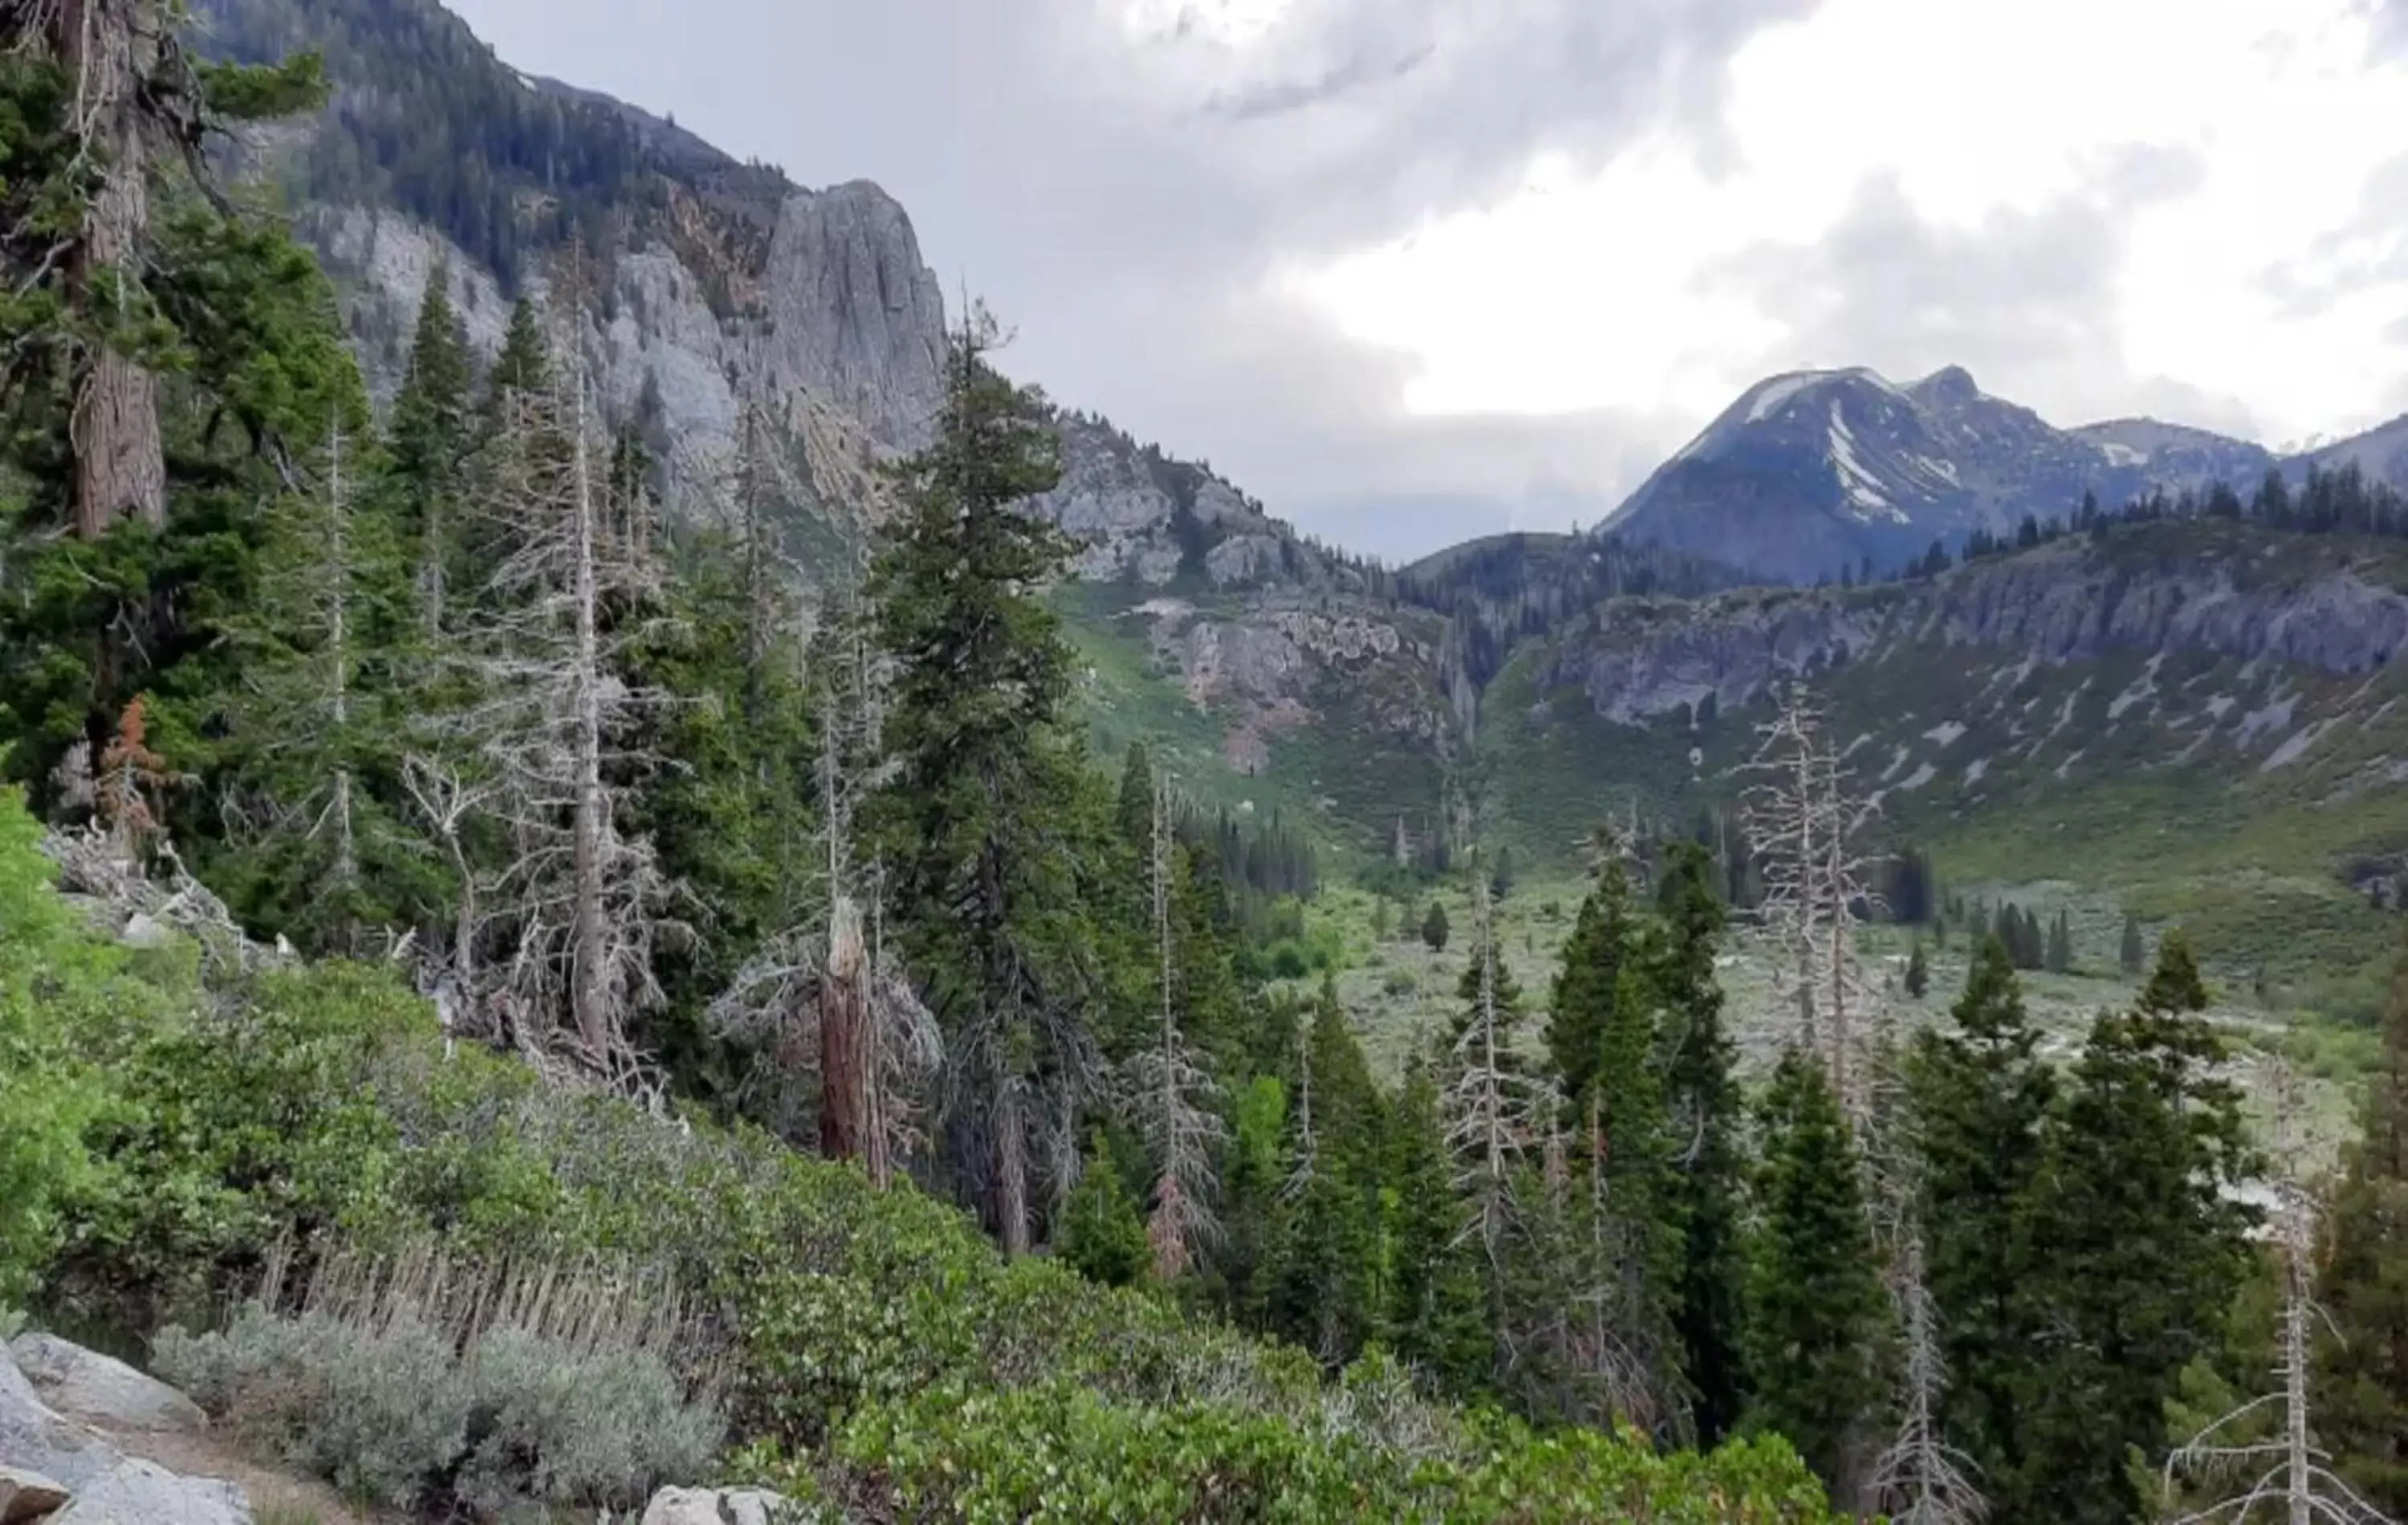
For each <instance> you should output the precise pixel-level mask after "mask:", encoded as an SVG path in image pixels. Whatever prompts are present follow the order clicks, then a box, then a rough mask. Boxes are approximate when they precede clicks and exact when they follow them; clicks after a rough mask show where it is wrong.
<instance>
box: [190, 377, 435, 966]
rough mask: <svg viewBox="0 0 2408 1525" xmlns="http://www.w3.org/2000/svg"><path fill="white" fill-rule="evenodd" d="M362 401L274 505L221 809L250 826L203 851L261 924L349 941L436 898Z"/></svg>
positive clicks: (398, 576) (391, 563) (408, 918)
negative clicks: (406, 745) (363, 434)
mask: <svg viewBox="0 0 2408 1525" xmlns="http://www.w3.org/2000/svg"><path fill="white" fill-rule="evenodd" d="M348 412H349V417H348V418H347V419H341V420H338V421H337V424H335V425H334V426H333V427H331V428H330V429H329V430H328V433H327V437H326V439H325V441H324V444H323V447H322V449H320V450H318V451H316V452H313V453H311V455H310V457H309V461H310V464H311V466H312V468H314V474H315V476H316V479H317V486H316V487H315V489H314V490H312V491H309V492H307V493H294V494H286V495H284V496H280V497H279V498H278V499H277V500H276V501H275V502H274V503H272V504H271V505H270V506H269V507H268V509H267V511H266V514H265V534H264V535H263V537H262V541H261V547H260V554H259V558H258V564H257V575H256V577H255V579H254V582H253V584H252V594H251V598H250V600H249V601H248V605H247V607H246V608H244V609H243V610H242V611H240V613H239V614H237V615H236V618H235V619H234V621H233V622H232V634H233V636H234V640H235V643H236V646H237V648H238V650H239V653H240V660H241V663H242V669H243V674H244V680H245V681H244V683H243V684H242V686H241V687H240V688H239V689H237V690H236V692H235V694H234V695H233V696H232V697H231V698H230V699H229V700H228V703H227V713H226V719H227V729H228V732H229V735H228V741H227V747H226V762H227V765H228V768H227V771H228V775H229V776H228V777H227V778H226V780H225V781H224V793H223V797H222V798H224V801H225V806H224V810H223V814H224V815H225V817H226V818H227V819H228V820H230V821H238V822H239V826H238V828H237V829H236V831H234V832H232V833H230V834H229V836H228V839H227V840H226V841H225V842H224V843H223V847H224V851H222V852H212V853H209V854H208V856H206V857H205V858H204V859H203V862H204V865H205V871H208V869H215V870H217V871H216V873H215V874H214V875H213V877H215V878H216V879H217V880H218V882H219V883H220V885H223V886H224V893H225V894H226V896H227V899H229V901H230V903H232V904H233V905H234V906H235V907H236V909H237V911H238V912H239V913H240V914H243V915H244V916H245V917H246V918H247V919H248V920H249V921H250V922H251V924H252V925H254V926H258V927H263V928H276V929H277V930H278V931H279V932H281V933H287V934H290V935H291V937H292V938H293V940H294V942H298V943H300V944H301V945H302V946H304V947H306V948H310V949H312V950H332V951H338V952H353V951H359V948H360V946H361V942H362V940H363V939H364V938H365V937H366V933H367V930H368V928H371V927H380V926H392V925H395V924H401V925H411V924H415V923H416V922H417V921H418V920H419V919H420V916H421V914H422V912H423V910H424V909H426V908H427V906H428V904H429V899H428V894H427V891H428V886H427V885H426V884H425V883H424V880H423V855H422V854H421V852H420V851H419V847H420V843H419V842H418V840H417V839H416V837H415V835H414V833H411V832H409V830H408V829H407V828H406V827H405V826H404V824H403V822H402V821H401V820H400V819H399V818H398V817H397V815H396V813H395V812H394V809H393V808H392V806H393V801H394V798H396V797H397V795H398V788H397V779H398V774H399V766H400V759H399V745H398V743H399V741H400V739H401V734H402V725H403V716H402V714H401V713H400V712H399V710H398V704H399V700H400V698H401V696H400V695H399V694H398V693H397V692H396V690H395V687H394V676H395V669H396V668H397V667H398V666H399V664H398V662H397V661H396V660H395V657H396V655H397V654H398V653H399V652H400V651H401V650H403V649H404V648H405V647H406V645H407V643H408V641H409V635H410V630H409V621H408V618H407V612H408V611H407V602H408V601H407V598H406V597H405V596H404V592H403V589H404V583H403V582H402V577H403V564H402V561H401V558H400V556H399V554H398V552H397V547H396V546H395V544H394V536H393V534H392V533H391V531H392V525H390V523H389V522H388V520H387V518H386V516H385V514H384V513H383V512H382V511H380V504H379V503H378V501H377V498H376V496H375V494H374V492H373V481H374V471H375V465H376V463H375V461H374V457H373V456H372V455H370V454H369V453H367V452H365V451H363V450H361V449H360V446H359V443H358V441H359V438H360V435H359V433H358V432H356V431H359V430H360V429H362V428H363V427H364V425H365V424H366V421H367V402H366V396H360V395H356V394H355V395H354V396H353V398H352V402H351V408H350V409H349V410H348Z"/></svg>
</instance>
